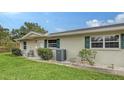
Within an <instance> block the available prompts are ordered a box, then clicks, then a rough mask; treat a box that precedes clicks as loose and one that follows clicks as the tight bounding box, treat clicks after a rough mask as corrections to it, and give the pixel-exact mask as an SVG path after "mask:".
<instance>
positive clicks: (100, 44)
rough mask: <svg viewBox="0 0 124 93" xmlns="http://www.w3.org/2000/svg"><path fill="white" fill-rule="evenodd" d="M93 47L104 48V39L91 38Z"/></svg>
mask: <svg viewBox="0 0 124 93" xmlns="http://www.w3.org/2000/svg"><path fill="white" fill-rule="evenodd" d="M91 47H92V48H103V37H102V36H96V37H91Z"/></svg>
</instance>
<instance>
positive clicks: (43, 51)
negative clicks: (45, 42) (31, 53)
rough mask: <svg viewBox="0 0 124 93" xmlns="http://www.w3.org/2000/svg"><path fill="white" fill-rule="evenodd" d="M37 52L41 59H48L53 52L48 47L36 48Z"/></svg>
mask: <svg viewBox="0 0 124 93" xmlns="http://www.w3.org/2000/svg"><path fill="white" fill-rule="evenodd" d="M37 52H38V55H39V56H40V57H41V58H42V59H43V60H50V59H52V57H53V52H52V50H51V49H49V48H38V50H37Z"/></svg>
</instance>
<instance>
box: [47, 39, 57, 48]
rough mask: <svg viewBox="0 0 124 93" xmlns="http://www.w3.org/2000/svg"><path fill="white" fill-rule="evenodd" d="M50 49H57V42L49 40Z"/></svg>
mask: <svg viewBox="0 0 124 93" xmlns="http://www.w3.org/2000/svg"><path fill="white" fill-rule="evenodd" d="M48 47H55V48H56V47H57V40H48Z"/></svg>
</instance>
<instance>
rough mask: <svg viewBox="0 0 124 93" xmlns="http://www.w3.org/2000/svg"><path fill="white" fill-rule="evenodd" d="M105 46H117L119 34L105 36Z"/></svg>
mask: <svg viewBox="0 0 124 93" xmlns="http://www.w3.org/2000/svg"><path fill="white" fill-rule="evenodd" d="M105 48H119V35H109V36H105Z"/></svg>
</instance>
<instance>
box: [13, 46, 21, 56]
mask: <svg viewBox="0 0 124 93" xmlns="http://www.w3.org/2000/svg"><path fill="white" fill-rule="evenodd" d="M12 54H13V55H16V56H22V52H21V50H20V49H19V48H12Z"/></svg>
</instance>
